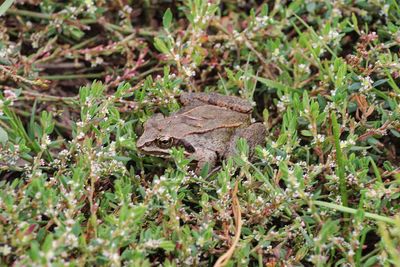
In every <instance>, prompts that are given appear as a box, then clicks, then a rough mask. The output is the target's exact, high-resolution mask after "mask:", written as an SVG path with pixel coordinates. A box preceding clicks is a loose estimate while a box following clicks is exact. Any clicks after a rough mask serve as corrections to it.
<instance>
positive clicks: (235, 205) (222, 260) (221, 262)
mask: <svg viewBox="0 0 400 267" xmlns="http://www.w3.org/2000/svg"><path fill="white" fill-rule="evenodd" d="M237 191H238V181H236V183H235V188H234V189H233V191H232V210H233V216H234V217H235V226H236V231H235V237H234V239H233V242H232V245H231V247H230V248H229V249H228V251H227V252H225V253H224V254H223V255H222V256H221V257H219V258H218V260H217V262H216V263H215V264H214V267H223V266H225V265H226V264H227V263H228V261H229V259H230V258H231V257H232V255H233V252H234V251H235V247H236V245H237V244H238V243H239V239H240V234H241V231H242V215H241V211H240V205H239V199H238V197H237Z"/></svg>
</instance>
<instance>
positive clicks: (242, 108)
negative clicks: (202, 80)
mask: <svg viewBox="0 0 400 267" xmlns="http://www.w3.org/2000/svg"><path fill="white" fill-rule="evenodd" d="M179 101H180V102H181V103H182V104H183V105H184V106H187V105H191V106H192V105H199V103H202V104H209V105H214V106H219V107H226V108H229V109H231V110H234V111H237V112H242V113H250V112H251V111H252V110H253V106H252V105H251V103H250V102H249V101H247V100H245V99H242V98H240V97H237V96H227V95H221V94H218V93H187V92H184V93H182V94H181V95H180V97H179Z"/></svg>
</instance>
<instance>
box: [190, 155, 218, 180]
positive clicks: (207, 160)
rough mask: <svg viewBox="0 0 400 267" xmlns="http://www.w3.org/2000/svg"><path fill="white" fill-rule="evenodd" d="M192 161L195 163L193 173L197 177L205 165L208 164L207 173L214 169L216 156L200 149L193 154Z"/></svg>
mask: <svg viewBox="0 0 400 267" xmlns="http://www.w3.org/2000/svg"><path fill="white" fill-rule="evenodd" d="M193 159H194V160H196V161H197V166H196V169H195V173H196V174H197V175H199V174H200V173H201V171H202V169H203V168H204V166H206V164H208V171H211V170H212V169H213V168H214V166H215V165H216V164H217V160H218V155H217V153H216V152H215V151H212V150H209V149H202V150H198V151H196V152H195V153H194V154H193Z"/></svg>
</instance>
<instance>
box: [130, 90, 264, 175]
mask: <svg viewBox="0 0 400 267" xmlns="http://www.w3.org/2000/svg"><path fill="white" fill-rule="evenodd" d="M180 102H181V103H182V105H183V108H182V109H181V110H179V111H178V112H176V113H174V114H171V115H170V116H168V117H164V116H163V115H162V114H160V113H157V114H155V115H154V116H153V117H151V118H150V119H149V120H148V121H147V122H146V123H145V124H144V132H143V135H142V136H141V137H140V138H139V139H138V141H137V147H138V149H139V150H140V151H141V152H143V153H145V154H150V155H154V156H158V157H169V156H170V151H171V148H172V147H177V146H182V147H183V148H184V149H185V154H186V155H187V156H189V157H191V158H192V159H194V160H195V161H197V168H196V173H199V172H200V171H201V170H202V168H203V167H204V165H205V164H207V163H208V164H209V168H210V169H212V168H213V167H214V166H215V165H216V163H217V162H218V161H221V160H223V159H226V158H228V157H230V156H232V155H234V154H235V147H236V141H237V139H238V138H240V137H242V138H244V139H246V140H247V142H248V144H249V146H250V152H251V153H252V152H253V150H254V148H255V146H256V145H259V144H263V143H264V141H265V127H264V125H263V124H262V123H251V111H252V106H251V104H250V103H249V102H248V101H246V100H244V99H241V98H239V97H234V96H224V95H220V94H217V93H210V94H207V93H182V94H181V96H180Z"/></svg>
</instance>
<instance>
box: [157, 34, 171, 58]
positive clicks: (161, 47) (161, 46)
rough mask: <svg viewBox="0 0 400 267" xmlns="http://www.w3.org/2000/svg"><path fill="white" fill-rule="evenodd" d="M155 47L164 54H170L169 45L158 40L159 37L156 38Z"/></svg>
mask: <svg viewBox="0 0 400 267" xmlns="http://www.w3.org/2000/svg"><path fill="white" fill-rule="evenodd" d="M154 46H155V47H156V48H157V50H158V51H160V52H161V53H164V54H168V53H169V49H168V47H167V45H166V44H165V43H164V41H163V40H161V39H160V38H157V37H156V38H154Z"/></svg>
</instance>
